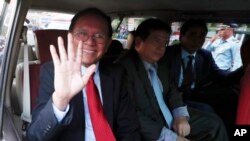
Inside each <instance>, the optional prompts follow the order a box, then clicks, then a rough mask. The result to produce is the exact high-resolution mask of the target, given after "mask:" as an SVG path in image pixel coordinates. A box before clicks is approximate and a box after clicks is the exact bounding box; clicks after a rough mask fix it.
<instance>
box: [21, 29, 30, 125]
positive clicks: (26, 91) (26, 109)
mask: <svg viewBox="0 0 250 141" xmlns="http://www.w3.org/2000/svg"><path fill="white" fill-rule="evenodd" d="M24 28H25V27H24ZM24 30H25V29H24ZM26 31H27V29H26ZM25 33H27V32H23V33H22V34H25ZM23 36H24V37H23V42H22V45H23V53H24V55H23V56H24V57H23V58H24V59H23V112H22V115H21V119H22V120H24V121H26V122H29V123H30V122H31V119H32V117H31V104H30V101H31V100H30V76H29V54H28V47H29V46H28V44H27V40H26V35H23Z"/></svg>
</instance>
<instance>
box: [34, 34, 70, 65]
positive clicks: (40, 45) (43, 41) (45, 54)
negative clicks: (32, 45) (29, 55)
mask: <svg viewBox="0 0 250 141" xmlns="http://www.w3.org/2000/svg"><path fill="white" fill-rule="evenodd" d="M67 34H68V31H67V30H56V29H46V30H36V31H35V35H36V41H37V49H38V54H37V55H38V58H39V60H40V62H41V64H43V63H45V62H48V61H50V60H52V57H51V54H50V49H49V46H50V45H54V46H55V47H56V50H57V52H58V46H57V38H58V37H59V36H61V37H62V38H63V41H64V45H67ZM65 47H66V46H65Z"/></svg>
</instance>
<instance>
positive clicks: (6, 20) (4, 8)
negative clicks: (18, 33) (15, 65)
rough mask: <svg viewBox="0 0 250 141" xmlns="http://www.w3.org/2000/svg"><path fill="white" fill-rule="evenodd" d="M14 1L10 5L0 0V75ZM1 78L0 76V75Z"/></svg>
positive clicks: (11, 21)
mask: <svg viewBox="0 0 250 141" xmlns="http://www.w3.org/2000/svg"><path fill="white" fill-rule="evenodd" d="M16 3H17V1H16V0H11V1H10V3H6V2H5V1H4V0H0V11H1V13H0V14H1V15H0V73H1V72H2V64H3V63H4V58H5V54H6V53H5V52H6V49H7V48H6V43H7V40H8V39H7V37H8V35H9V32H10V27H11V24H12V23H13V18H14V10H15V7H16ZM0 76H2V75H0Z"/></svg>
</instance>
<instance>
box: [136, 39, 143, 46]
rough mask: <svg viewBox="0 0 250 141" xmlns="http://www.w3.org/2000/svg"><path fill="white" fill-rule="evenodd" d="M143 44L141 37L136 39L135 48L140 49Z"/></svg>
mask: <svg viewBox="0 0 250 141" xmlns="http://www.w3.org/2000/svg"><path fill="white" fill-rule="evenodd" d="M142 42H143V40H142V38H141V37H135V47H136V48H138V47H139V46H140V44H141V43H142Z"/></svg>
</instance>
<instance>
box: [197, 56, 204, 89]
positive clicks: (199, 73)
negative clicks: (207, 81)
mask: <svg viewBox="0 0 250 141" xmlns="http://www.w3.org/2000/svg"><path fill="white" fill-rule="evenodd" d="M203 64H204V60H203V58H202V56H201V54H200V53H199V51H197V53H196V56H195V74H196V76H195V85H196V86H198V85H199V82H200V80H201V77H202V66H203Z"/></svg>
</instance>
